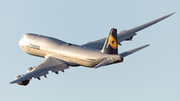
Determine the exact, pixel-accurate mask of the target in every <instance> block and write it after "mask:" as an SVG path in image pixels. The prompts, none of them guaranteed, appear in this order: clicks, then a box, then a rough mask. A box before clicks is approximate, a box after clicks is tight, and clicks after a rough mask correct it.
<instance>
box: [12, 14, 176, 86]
mask: <svg viewBox="0 0 180 101" xmlns="http://www.w3.org/2000/svg"><path fill="white" fill-rule="evenodd" d="M172 14H174V13H172ZM172 14H169V15H166V16H163V17H161V18H158V19H156V20H153V21H151V22H148V23H146V24H143V25H141V26H138V27H135V28H132V29H129V30H125V31H121V32H120V33H118V34H117V29H115V28H112V29H111V30H110V32H109V34H108V36H107V38H103V39H100V40H97V41H93V42H89V43H87V44H84V45H75V44H71V43H67V42H64V41H61V40H59V39H56V38H52V37H47V36H43V35H37V34H32V33H27V34H24V35H23V37H22V39H21V40H20V42H19V45H20V47H21V48H22V50H24V51H25V52H26V53H28V54H30V55H34V56H39V57H43V58H45V60H44V61H43V62H42V63H41V64H39V65H38V66H35V67H30V68H29V69H28V70H27V73H26V74H25V75H19V76H17V77H16V79H15V80H14V81H12V82H10V84H14V83H17V84H19V85H27V84H29V81H30V80H31V79H32V78H37V79H39V80H40V77H41V76H44V77H46V75H47V74H48V71H52V72H54V73H56V74H58V71H62V72H64V70H65V69H67V68H69V66H85V67H90V68H99V67H102V66H106V65H110V64H114V63H120V62H123V59H124V57H126V56H128V55H130V54H132V53H134V52H136V51H139V50H140V49H143V48H145V47H147V46H149V45H144V46H141V47H138V48H135V49H132V50H129V51H126V52H123V53H120V54H119V53H118V45H120V44H121V42H122V41H128V40H131V39H132V38H133V37H134V36H135V35H136V32H138V31H140V30H142V29H144V28H146V27H149V26H151V25H153V24H155V23H157V22H159V21H161V20H163V19H165V18H167V17H169V16H171V15H172Z"/></svg>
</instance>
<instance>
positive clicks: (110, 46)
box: [101, 28, 118, 54]
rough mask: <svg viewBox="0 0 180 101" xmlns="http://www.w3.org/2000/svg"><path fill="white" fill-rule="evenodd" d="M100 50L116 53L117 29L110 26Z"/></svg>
mask: <svg viewBox="0 0 180 101" xmlns="http://www.w3.org/2000/svg"><path fill="white" fill-rule="evenodd" d="M101 52H102V53H106V54H118V45H117V29H115V28H111V30H110V32H109V35H108V37H107V38H106V41H105V43H104V46H103V48H102V50H101Z"/></svg>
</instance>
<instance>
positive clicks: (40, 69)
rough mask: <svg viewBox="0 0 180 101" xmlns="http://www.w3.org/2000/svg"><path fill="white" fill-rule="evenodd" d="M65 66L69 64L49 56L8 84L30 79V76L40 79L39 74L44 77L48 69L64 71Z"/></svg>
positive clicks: (56, 71)
mask: <svg viewBox="0 0 180 101" xmlns="http://www.w3.org/2000/svg"><path fill="white" fill-rule="evenodd" d="M67 68H69V66H68V65H67V64H66V63H65V62H63V61H62V60H59V59H57V58H54V57H51V56H49V57H47V58H46V59H45V60H44V61H43V62H42V63H41V64H40V65H38V66H37V67H35V68H34V69H33V70H32V71H30V72H29V73H26V74H25V75H24V76H22V77H20V78H18V79H16V80H14V81H12V82H10V84H13V83H18V82H20V81H24V80H27V79H31V78H32V77H34V78H38V79H40V77H41V76H45V77H46V74H48V71H52V72H55V73H58V71H64V69H67Z"/></svg>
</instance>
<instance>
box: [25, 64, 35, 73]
mask: <svg viewBox="0 0 180 101" xmlns="http://www.w3.org/2000/svg"><path fill="white" fill-rule="evenodd" d="M35 67H36V66H34V67H29V68H28V70H27V73H29V72H31V71H32V70H33V69H34V68H35Z"/></svg>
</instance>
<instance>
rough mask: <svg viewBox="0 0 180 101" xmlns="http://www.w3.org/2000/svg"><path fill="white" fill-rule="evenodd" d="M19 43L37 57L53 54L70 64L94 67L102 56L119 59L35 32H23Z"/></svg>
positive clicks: (116, 56)
mask: <svg viewBox="0 0 180 101" xmlns="http://www.w3.org/2000/svg"><path fill="white" fill-rule="evenodd" d="M19 45H20V47H21V48H22V49H23V50H24V51H25V52H26V53H28V54H31V55H35V56H39V57H46V56H53V57H56V58H58V59H61V60H63V61H65V62H66V63H67V64H68V65H70V66H79V65H82V66H86V67H94V66H96V65H97V64H98V63H99V62H101V61H102V60H103V59H104V58H108V59H112V60H121V59H120V56H119V55H113V54H104V53H102V52H100V51H99V50H95V49H90V48H87V47H82V46H79V45H74V44H70V43H66V42H64V41H61V40H58V39H55V38H51V37H46V36H41V35H36V34H24V35H23V38H22V39H21V40H20V42H19ZM116 62H121V61H116Z"/></svg>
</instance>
